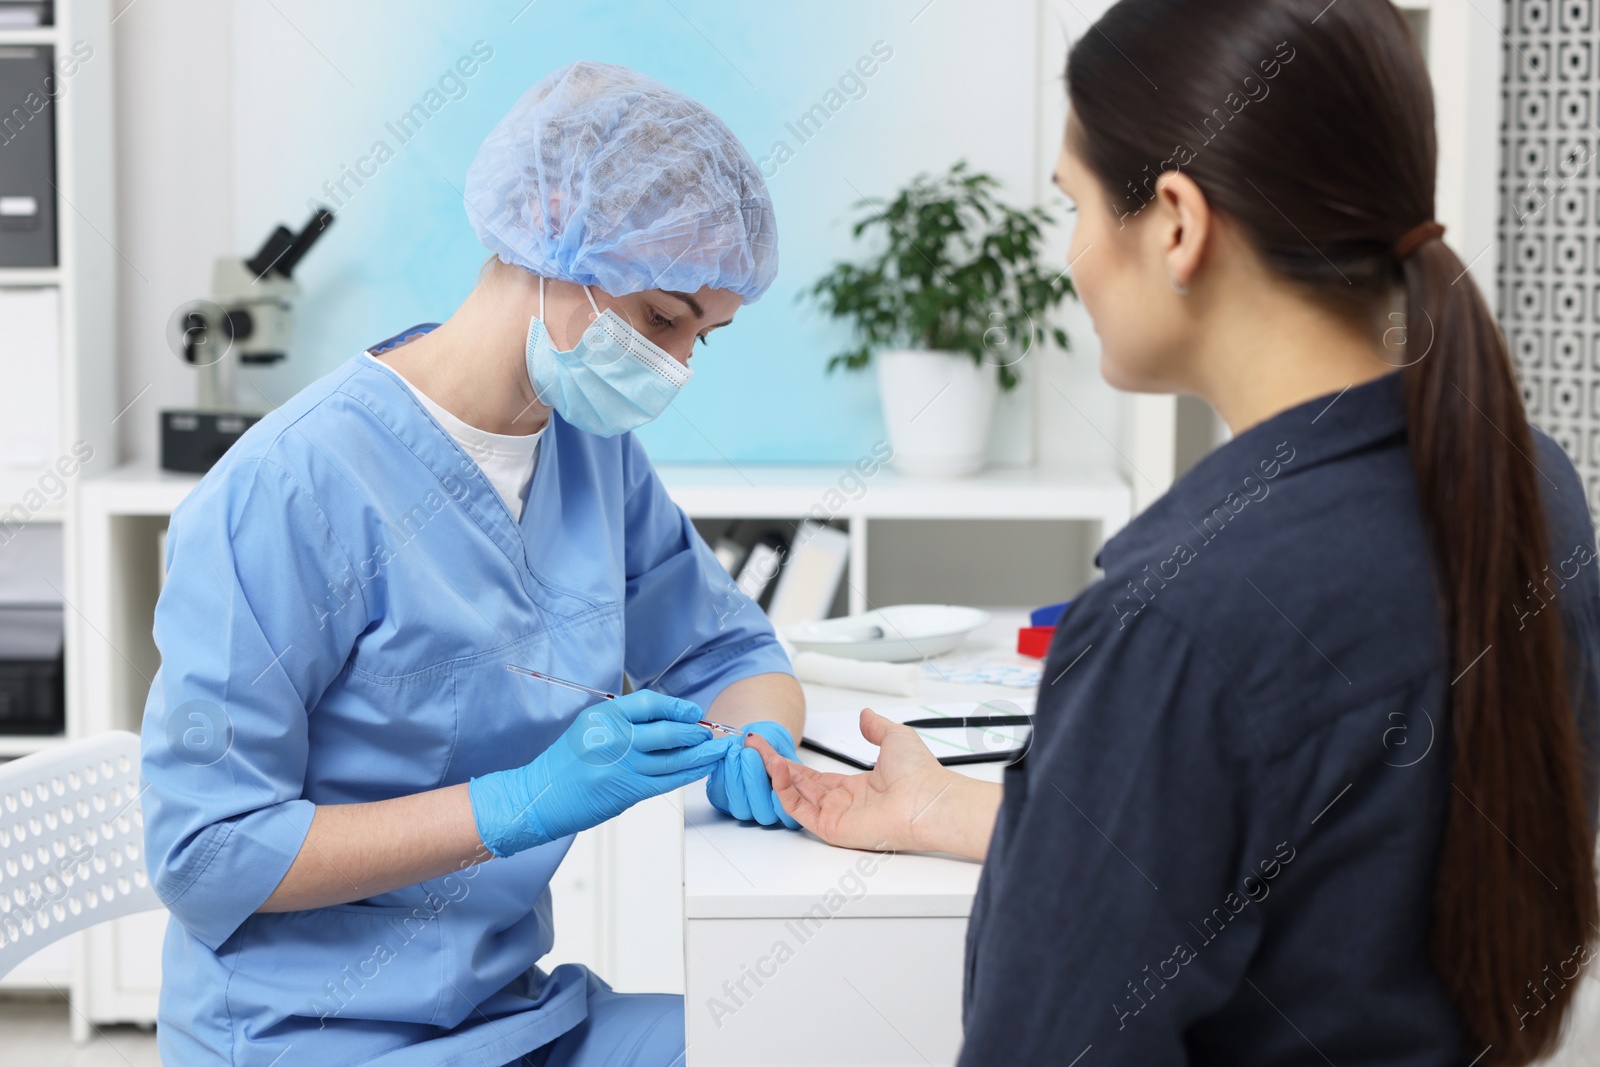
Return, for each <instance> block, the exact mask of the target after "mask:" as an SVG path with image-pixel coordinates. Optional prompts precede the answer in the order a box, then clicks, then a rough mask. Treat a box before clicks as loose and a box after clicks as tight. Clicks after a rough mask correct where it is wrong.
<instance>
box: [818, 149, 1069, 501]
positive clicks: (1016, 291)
mask: <svg viewBox="0 0 1600 1067" xmlns="http://www.w3.org/2000/svg"><path fill="white" fill-rule="evenodd" d="M999 187H1000V182H999V181H998V180H997V179H995V178H994V177H992V176H990V175H988V174H984V173H981V172H979V171H973V170H969V169H968V167H967V164H966V162H965V161H963V162H960V163H957V164H955V166H953V167H951V168H950V170H949V171H948V172H946V173H945V174H942V175H939V176H937V177H930V176H928V175H925V174H924V175H919V176H917V177H916V178H915V179H913V180H912V182H911V184H910V185H908V186H907V187H906V188H904V189H902V190H901V191H900V193H899V194H898V195H896V196H895V197H894V198H893V199H891V200H883V199H877V198H874V199H868V200H863V201H861V202H860V203H858V204H857V205H856V207H857V208H858V209H861V208H865V209H867V214H866V215H865V216H864V217H862V218H860V219H859V220H858V221H857V222H856V223H855V224H854V226H853V227H852V229H851V235H852V236H853V237H855V238H856V239H860V238H862V237H863V236H868V235H870V236H871V237H872V238H874V239H876V240H878V241H880V242H881V245H880V249H881V250H880V251H878V252H877V254H876V255H874V256H872V257H871V258H869V259H867V260H865V261H864V262H860V263H838V264H836V265H835V266H834V267H833V268H832V269H831V270H829V271H828V273H826V274H824V275H823V276H822V277H821V278H820V279H819V280H818V281H817V282H816V284H815V285H813V286H812V287H811V289H810V290H809V293H808V295H809V296H810V297H811V298H812V299H815V300H816V301H817V302H818V303H819V304H820V306H821V308H822V310H824V311H825V312H827V313H828V315H830V316H832V317H833V318H837V319H845V320H847V321H849V322H850V324H851V326H852V327H853V330H854V334H855V341H856V345H855V347H854V348H851V349H850V350H848V351H845V352H841V353H839V354H838V355H835V356H834V357H833V358H832V359H830V360H829V361H828V370H829V371H830V372H831V371H833V370H835V369H837V368H840V367H844V368H846V369H849V370H862V369H864V368H866V367H867V366H868V365H869V364H873V363H875V364H876V366H877V370H878V391H879V395H880V399H881V401H882V403H883V414H884V422H885V423H886V425H887V428H888V431H889V437H890V441H891V442H892V443H893V445H894V463H895V465H896V466H897V467H899V468H900V469H901V470H902V471H904V472H905V473H907V474H926V475H965V474H972V473H974V472H976V471H978V470H980V469H981V468H982V467H983V461H984V452H985V449H986V447H987V444H988V438H989V424H990V421H991V420H992V418H993V414H994V406H995V399H996V396H997V395H998V393H997V390H998V389H1012V388H1014V387H1015V386H1016V384H1017V380H1018V378H1017V365H1018V363H1019V362H1020V361H1021V360H1022V358H1023V357H1024V356H1026V355H1027V353H1028V352H1029V351H1030V350H1031V349H1032V348H1033V346H1034V345H1036V344H1039V343H1041V342H1043V341H1044V340H1045V339H1046V338H1047V337H1049V338H1053V339H1054V340H1055V342H1056V343H1057V344H1059V345H1060V346H1061V347H1063V348H1066V347H1067V346H1068V339H1067V334H1066V331H1065V330H1063V329H1061V327H1059V326H1056V325H1052V324H1051V323H1050V321H1049V315H1050V313H1051V312H1052V311H1054V310H1055V309H1056V308H1057V307H1058V306H1059V305H1060V304H1061V302H1062V301H1063V300H1064V299H1066V297H1067V296H1069V295H1072V296H1076V295H1077V294H1076V292H1075V291H1074V290H1073V288H1072V281H1071V279H1069V278H1068V277H1067V276H1066V271H1065V270H1058V269H1054V268H1053V267H1047V266H1046V265H1044V264H1041V263H1040V262H1039V247H1040V245H1041V244H1042V243H1043V228H1044V227H1045V226H1047V225H1050V224H1051V223H1052V222H1053V220H1052V219H1051V217H1050V215H1049V213H1048V212H1046V211H1045V210H1044V209H1043V208H1040V207H1031V208H1015V207H1011V206H1009V205H1007V204H1005V203H1003V202H1001V201H1000V200H999V199H998V198H997V197H996V196H995V190H997V189H998V188H999Z"/></svg>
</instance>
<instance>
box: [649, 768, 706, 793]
mask: <svg viewBox="0 0 1600 1067" xmlns="http://www.w3.org/2000/svg"><path fill="white" fill-rule="evenodd" d="M718 766H719V767H720V766H721V764H718ZM705 776H706V769H705V768H704V767H698V768H695V769H694V770H689V771H679V772H678V773H677V774H664V775H662V776H661V777H660V778H657V779H655V781H656V782H657V783H659V784H660V786H661V791H662V792H663V793H670V792H672V791H673V790H674V789H678V788H681V787H682V786H686V785H693V784H694V783H695V782H698V781H699V780H700V779H702V778H704V777H705Z"/></svg>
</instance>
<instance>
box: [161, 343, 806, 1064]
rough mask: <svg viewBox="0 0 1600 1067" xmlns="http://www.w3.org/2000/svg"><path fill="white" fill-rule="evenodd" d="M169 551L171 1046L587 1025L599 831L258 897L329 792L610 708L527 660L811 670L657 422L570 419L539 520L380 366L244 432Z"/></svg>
mask: <svg viewBox="0 0 1600 1067" xmlns="http://www.w3.org/2000/svg"><path fill="white" fill-rule="evenodd" d="M167 560H168V573H167V578H166V585H165V588H164V589H163V590H162V593H161V598H160V601H159V603H158V605H157V608H156V617H155V639H156V644H157V646H158V647H159V649H160V653H161V670H160V672H159V674H158V675H157V676H156V678H155V683H154V685H153V687H152V689H151V691H150V696H149V701H148V704H147V706H146V709H145V719H144V733H143V740H144V745H143V751H144V759H143V769H144V775H145V778H146V780H147V783H148V789H147V792H146V793H145V795H144V802H143V803H144V814H145V820H146V822H145V838H146V842H147V846H148V848H147V855H148V856H149V861H150V864H151V868H152V869H151V874H152V878H153V881H154V884H155V887H156V890H157V892H158V893H159V894H160V896H161V899H162V900H163V901H164V902H165V903H166V905H167V907H168V908H169V909H170V911H171V913H172V916H173V919H174V920H175V921H173V922H171V923H169V925H168V928H167V939H166V944H165V950H164V952H163V955H162V970H163V982H162V990H161V1006H160V1029H159V1034H160V1044H161V1050H162V1055H163V1059H164V1060H165V1061H166V1062H168V1063H173V1064H198V1063H229V1064H237V1065H246V1064H261V1065H266V1064H273V1063H283V1064H296V1065H300V1064H311V1065H316V1064H341V1065H343V1064H357V1063H361V1064H367V1063H371V1064H382V1065H386V1067H400V1065H410V1064H418V1065H421V1064H428V1065H437V1064H446V1063H471V1064H479V1063H482V1064H501V1063H505V1062H506V1061H508V1060H513V1059H516V1058H517V1057H518V1056H519V1055H521V1054H522V1053H524V1052H528V1051H530V1050H532V1049H535V1048H539V1047H541V1046H543V1045H545V1044H547V1043H549V1042H550V1041H552V1040H554V1039H555V1038H556V1037H558V1036H560V1035H561V1034H562V1033H564V1032H566V1031H567V1030H569V1029H571V1028H572V1027H574V1026H576V1025H577V1024H578V1023H579V1022H581V1021H582V1020H583V1018H584V1014H585V1002H586V996H587V986H588V983H590V982H594V981H597V980H596V979H594V977H593V976H592V975H590V974H589V973H588V972H587V971H586V970H585V969H584V968H582V967H577V966H571V965H568V966H562V967H559V968H556V969H555V970H554V971H553V972H552V973H550V974H546V973H544V972H543V971H541V970H540V969H539V968H538V967H537V966H536V963H537V961H538V960H539V959H540V957H542V956H544V955H545V953H546V952H548V951H549V949H550V946H551V943H552V932H553V919H552V915H551V902H550V891H549V888H548V883H549V881H550V876H551V874H552V872H553V871H554V870H555V869H556V866H557V865H558V864H559V863H560V862H561V859H562V856H563V855H565V853H566V851H567V848H568V847H569V845H570V844H571V838H564V839H562V840H560V841H555V842H552V843H550V844H548V845H544V846H542V847H538V848H534V849H530V850H528V851H526V852H523V853H521V854H519V855H516V856H512V857H510V858H506V859H494V860H490V861H489V862H487V863H483V864H481V865H478V866H472V867H467V868H465V869H464V870H461V871H459V872H456V873H453V874H450V875H447V876H445V877H442V878H437V879H433V880H431V881H428V882H424V883H422V884H420V885H414V886H410V887H408V888H405V889H400V890H397V891H395V892H392V893H384V894H382V895H380V896H376V897H371V898H369V899H365V900H360V901H357V902H355V903H351V904H345V905H340V906H337V907H326V908H317V909H314V910H310V911H297V912H285V913H277V914H258V913H257V911H256V909H257V908H258V907H260V905H261V904H262V903H263V902H264V901H265V900H266V899H267V897H268V896H269V895H270V894H271V893H272V891H273V889H274V888H276V886H277V885H278V883H279V881H280V880H281V879H282V878H283V875H284V873H285V872H286V871H287V870H288V869H289V865H290V863H291V862H292V861H293V860H294V857H295V855H296V853H297V852H299V850H300V847H301V844H302V842H303V841H304V840H305V837H306V831H307V828H308V827H309V825H310V822H311V816H312V811H313V809H314V807H315V806H316V805H318V804H353V803H361V802H365V801H375V800H383V799H386V798H390V797H399V796H405V795H408V794H412V793H418V792H422V791H424V790H430V789H437V788H439V787H442V786H448V785H453V784H457V783H461V782H465V781H467V780H468V778H469V777H471V776H474V775H482V774H486V773H488V772H490V771H495V770H500V769H503V768H507V767H515V766H519V765H522V764H525V763H528V762H529V761H531V760H532V759H533V758H534V757H535V756H537V755H539V753H540V752H541V751H543V750H544V749H545V748H546V747H548V746H549V745H550V744H551V742H552V741H553V740H554V739H555V738H556V737H557V736H558V735H559V734H560V733H561V732H562V731H563V730H564V729H565V728H566V726H567V725H568V724H569V723H571V722H572V721H573V720H574V718H575V717H576V715H577V713H578V712H579V711H580V710H581V709H582V708H583V707H585V706H587V705H588V704H590V703H592V699H593V698H590V697H586V696H585V695H584V694H581V693H577V692H573V691H571V690H567V689H563V688H560V687H557V686H549V685H538V684H530V683H529V682H528V681H527V679H525V678H522V677H519V676H517V675H514V674H511V673H509V672H507V671H506V669H505V666H506V664H507V663H518V664H521V665H523V666H527V667H531V668H533V669H535V670H539V671H544V672H548V673H549V674H552V675H554V676H556V677H559V678H569V679H572V680H574V681H579V682H582V683H584V684H585V685H590V686H593V687H595V688H598V689H604V690H607V691H610V692H620V690H621V686H622V683H623V673H624V671H626V673H627V675H628V677H629V678H630V679H631V680H633V682H634V683H635V684H636V685H638V686H640V687H645V686H648V687H649V688H653V689H656V690H658V691H661V692H666V693H670V694H674V695H677V696H681V697H686V698H688V699H690V700H693V701H695V702H697V703H699V704H700V705H701V706H702V707H704V706H708V705H709V704H710V702H711V701H712V700H713V699H714V698H715V697H716V695H717V694H718V693H719V692H721V690H722V689H723V688H724V687H726V686H727V685H728V684H729V683H731V682H734V681H736V680H738V679H741V678H745V677H749V676H751V675H756V674H763V673H768V672H774V671H783V672H787V671H789V669H790V668H789V662H788V659H787V657H786V656H785V655H784V653H783V651H782V649H781V648H780V647H779V645H778V643H777V641H776V639H775V638H774V635H773V632H772V628H771V626H770V625H769V623H768V621H767V619H766V617H765V615H763V614H762V612H761V611H760V610H759V609H758V608H757V607H756V606H755V605H754V604H753V603H751V602H750V601H749V600H748V599H747V598H745V597H743V596H742V595H741V594H739V593H738V591H737V590H736V589H735V588H734V587H733V584H732V582H731V581H729V579H728V576H727V574H726V572H725V571H724V570H723V569H722V567H721V565H720V564H718V562H717V560H716V558H715V557H714V556H713V555H712V554H711V552H710V550H709V549H708V548H707V547H706V545H705V543H704V542H703V541H702V540H701V539H700V537H699V536H698V535H697V534H696V533H695V531H694V528H693V527H692V526H691V525H690V523H689V521H688V519H687V518H686V517H685V516H684V514H683V512H682V511H681V510H679V508H678V507H677V506H676V505H675V504H673V502H672V501H671V500H670V499H669V498H668V496H667V493H666V491H665V490H664V488H663V487H662V484H661V482H660V480H659V479H658V478H657V476H656V474H655V472H654V470H653V469H652V468H651V466H650V463H649V461H648V459H646V457H645V454H644V451H643V449H642V448H641V446H640V445H639V443H638V442H637V441H636V440H635V439H634V438H633V436H632V435H631V434H625V435H623V436H620V437H616V438H609V439H607V438H600V437H596V436H593V435H591V434H588V433H585V432H583V431H580V430H577V429H574V428H573V427H571V426H569V425H567V424H566V423H564V422H563V421H562V420H561V418H560V417H559V416H554V415H553V416H552V417H551V420H550V425H549V427H548V429H547V430H546V432H545V436H544V439H543V442H542V444H541V446H540V454H539V458H538V464H537V467H536V468H535V471H534V475H533V481H532V483H531V485H530V487H529V489H528V500H527V506H526V509H525V511H524V514H523V517H522V520H521V522H520V523H518V522H516V521H513V519H512V517H511V514H510V512H509V511H508V510H507V509H506V506H505V504H504V502H503V501H502V500H501V498H500V496H499V494H497V493H496V492H495V490H494V488H493V487H492V486H490V485H489V483H488V481H487V480H486V479H485V478H484V477H483V475H482V473H481V472H480V470H479V468H478V467H477V465H476V464H475V463H474V462H473V461H472V460H471V459H470V458H468V456H467V455H466V454H465V453H464V452H463V451H462V450H461V449H460V447H459V446H458V445H457V444H456V443H455V441H453V440H452V439H451V438H450V437H449V436H448V435H447V434H446V433H445V431H444V430H443V429H442V428H441V427H440V426H439V425H438V424H437V423H436V422H434V421H433V419H432V417H431V416H429V415H428V414H427V412H426V411H424V409H423V408H422V407H421V405H420V404H419V403H418V402H417V400H416V399H415V397H414V396H412V394H411V393H410V392H409V391H408V390H407V389H406V387H405V385H404V384H403V383H401V382H400V381H398V380H397V379H396V378H395V377H394V376H393V375H391V374H389V373H388V372H387V371H386V370H385V369H384V368H381V367H377V366H374V365H371V364H370V362H368V361H365V360H362V359H359V358H358V359H355V360H352V361H351V362H349V363H347V364H345V365H344V366H343V367H341V368H340V369H339V370H337V371H335V372H334V373H333V374H331V375H329V376H328V377H326V378H324V379H322V380H321V381H319V382H317V383H315V384H313V385H312V386H310V387H309V388H307V389H306V390H305V391H303V392H302V393H300V394H299V395H298V396H296V397H295V398H293V399H292V400H291V401H289V402H288V403H287V404H285V405H284V406H283V407H281V408H279V409H278V410H277V411H276V412H275V413H273V414H272V415H270V416H268V417H267V418H265V419H264V420H262V422H260V423H259V424H258V425H256V426H255V427H253V428H252V429H251V430H250V431H249V432H248V433H246V434H245V435H244V436H243V438H241V439H240V441H239V442H238V443H237V444H235V445H234V447H233V448H232V449H231V450H230V451H229V452H228V454H227V455H226V456H225V457H224V458H223V460H222V461H221V462H220V463H219V464H218V465H217V466H216V468H215V469H213V470H212V471H211V472H210V473H209V474H208V475H207V476H206V477H205V478H203V479H202V480H201V482H200V484H199V486H198V487H197V488H196V489H195V491H194V492H193V493H191V494H190V496H189V497H188V499H186V500H185V501H184V502H183V504H182V506H181V507H179V508H178V509H177V511H176V512H175V513H174V514H173V516H172V523H171V527H170V533H169V537H168V545H167ZM280 1056H281V1057H283V1058H282V1059H281V1060H280V1059H279V1057H280Z"/></svg>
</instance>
